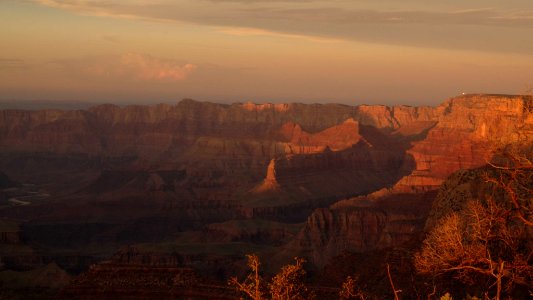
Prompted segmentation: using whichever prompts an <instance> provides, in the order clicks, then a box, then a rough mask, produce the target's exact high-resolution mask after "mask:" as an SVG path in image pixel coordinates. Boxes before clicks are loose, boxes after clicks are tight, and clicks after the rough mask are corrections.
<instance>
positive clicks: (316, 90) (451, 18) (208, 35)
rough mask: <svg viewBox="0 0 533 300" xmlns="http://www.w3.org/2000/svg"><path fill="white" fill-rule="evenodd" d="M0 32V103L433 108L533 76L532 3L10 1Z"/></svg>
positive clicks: (518, 87)
mask: <svg viewBox="0 0 533 300" xmlns="http://www.w3.org/2000/svg"><path fill="white" fill-rule="evenodd" d="M399 2H401V3H399ZM442 2H445V3H442ZM465 3H466V4H465ZM0 39H1V41H2V43H1V48H0V100H11V99H20V100H24V99H27V100H41V99H42V100H76V101H89V102H112V103H155V102H173V101H176V100H179V99H181V98H193V99H197V100H208V101H217V102H236V101H249V100H250V101H255V102H265V101H269V102H293V101H298V102H307V103H309V102H340V103H347V104H359V103H370V104H372V103H383V104H395V103H403V104H412V105H419V104H427V105H435V104H437V103H439V102H441V101H442V100H444V99H446V98H448V97H451V96H454V95H457V94H459V93H461V92H465V93H477V92H482V93H511V94H517V93H523V92H524V91H525V90H526V87H527V86H528V85H529V86H531V85H533V2H532V1H530V0H506V1H499V0H471V1H459V0H450V1H434V0H410V1H397V0H394V1H393V0H380V1H376V0H373V1H370V0H355V1H354V0H352V1H343V0H329V1H312V0H309V1H306V0H292V1H291V0H286V1H283V0H278V1H262V0H249V1H244V0H242V1H239V0H174V1H171V0H152V1H148V0H116V1H105V0H85V1H81V0H35V1H30V0H21V1H14V0H4V1H2V2H0Z"/></svg>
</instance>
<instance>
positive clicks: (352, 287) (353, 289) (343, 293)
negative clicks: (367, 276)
mask: <svg viewBox="0 0 533 300" xmlns="http://www.w3.org/2000/svg"><path fill="white" fill-rule="evenodd" d="M339 297H340V298H341V299H360V300H365V299H366V296H365V294H364V293H363V291H362V290H361V289H360V288H359V287H358V285H357V279H356V278H353V277H351V276H348V277H346V280H345V281H344V282H343V283H342V286H341V290H340V292H339Z"/></svg>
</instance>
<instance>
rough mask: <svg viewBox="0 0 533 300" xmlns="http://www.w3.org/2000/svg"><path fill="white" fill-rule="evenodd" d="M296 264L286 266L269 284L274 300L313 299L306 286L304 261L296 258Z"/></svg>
mask: <svg viewBox="0 0 533 300" xmlns="http://www.w3.org/2000/svg"><path fill="white" fill-rule="evenodd" d="M294 261H295V263H294V264H292V265H286V266H283V267H282V268H281V271H280V272H279V273H278V274H276V275H275V276H274V277H273V278H272V282H271V283H270V284H269V288H270V294H271V296H272V299H273V300H289V299H291V300H300V299H301V300H304V299H310V298H312V295H311V293H310V292H309V290H308V289H307V287H306V286H305V285H304V283H303V281H304V279H305V274H306V273H305V270H304V268H303V264H304V262H305V260H304V259H302V258H298V257H295V258H294Z"/></svg>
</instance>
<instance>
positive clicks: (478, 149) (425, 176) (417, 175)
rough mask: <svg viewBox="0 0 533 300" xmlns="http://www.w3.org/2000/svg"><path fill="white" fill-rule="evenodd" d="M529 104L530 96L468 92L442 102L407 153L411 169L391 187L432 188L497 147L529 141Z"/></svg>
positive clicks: (532, 112)
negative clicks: (434, 123) (472, 93)
mask: <svg viewBox="0 0 533 300" xmlns="http://www.w3.org/2000/svg"><path fill="white" fill-rule="evenodd" d="M532 107H533V98H532V97H531V96H500V95H467V96H462V97H457V98H453V99H450V100H448V101H446V102H445V103H443V104H442V105H440V106H439V107H437V108H436V109H435V112H436V114H435V118H434V120H435V121H436V122H437V123H436V125H435V126H434V127H432V128H431V129H429V131H428V133H427V136H426V137H425V138H424V139H422V140H419V141H415V142H413V146H412V148H410V149H409V150H408V151H407V153H408V155H411V156H412V157H413V158H414V161H415V165H416V167H415V168H414V170H413V171H412V174H410V175H409V176H406V177H405V178H402V179H401V180H400V181H399V182H398V183H397V184H396V186H395V187H394V190H395V191H399V192H410V191H416V190H429V189H436V188H438V186H439V185H440V184H441V183H442V181H443V180H444V179H445V178H446V177H448V176H449V175H451V174H452V173H453V172H455V171H457V170H460V169H471V168H476V167H480V166H482V165H484V164H486V163H487V162H488V161H490V159H491V155H492V152H493V151H494V150H495V149H496V148H497V147H500V146H501V145H504V144H508V143H512V142H527V141H528V140H529V141H531V140H532V139H533V131H532V129H533V125H532V123H531V118H532V116H533V108H532Z"/></svg>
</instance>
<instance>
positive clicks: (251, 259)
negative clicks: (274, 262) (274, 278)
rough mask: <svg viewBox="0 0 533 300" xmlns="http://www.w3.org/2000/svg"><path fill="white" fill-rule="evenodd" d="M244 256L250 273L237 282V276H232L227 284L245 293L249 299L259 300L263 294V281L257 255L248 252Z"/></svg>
mask: <svg viewBox="0 0 533 300" xmlns="http://www.w3.org/2000/svg"><path fill="white" fill-rule="evenodd" d="M246 257H247V258H248V267H249V268H250V273H249V274H248V276H247V277H246V279H245V280H244V281H243V282H239V280H238V279H237V277H232V278H231V279H230V280H229V282H228V284H229V285H233V286H235V287H236V288H237V291H239V292H241V293H244V294H246V295H247V296H248V297H250V299H253V300H261V299H263V295H264V294H265V293H264V288H265V283H264V280H263V278H262V277H261V275H260V270H259V267H260V266H261V262H260V261H259V257H258V256H257V255H255V254H248V255H246Z"/></svg>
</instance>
